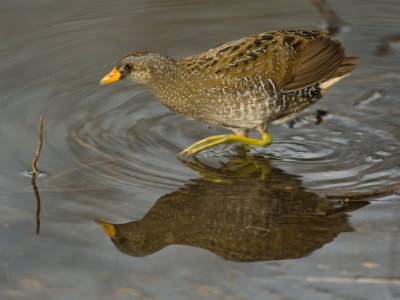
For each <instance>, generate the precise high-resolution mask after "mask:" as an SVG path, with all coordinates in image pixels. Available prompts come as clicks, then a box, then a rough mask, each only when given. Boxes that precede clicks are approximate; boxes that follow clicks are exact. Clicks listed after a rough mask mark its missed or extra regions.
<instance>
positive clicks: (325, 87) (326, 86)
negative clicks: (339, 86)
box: [319, 73, 350, 93]
mask: <svg viewBox="0 0 400 300" xmlns="http://www.w3.org/2000/svg"><path fill="white" fill-rule="evenodd" d="M349 75H350V73H348V74H345V75H342V76H339V77H334V78H330V79H328V80H326V81H324V82H321V83H320V85H319V87H320V88H321V90H322V92H323V93H325V92H327V91H328V90H329V89H330V88H331V87H332V86H334V85H335V83H337V82H338V81H340V80H342V79H343V78H345V77H347V76H349Z"/></svg>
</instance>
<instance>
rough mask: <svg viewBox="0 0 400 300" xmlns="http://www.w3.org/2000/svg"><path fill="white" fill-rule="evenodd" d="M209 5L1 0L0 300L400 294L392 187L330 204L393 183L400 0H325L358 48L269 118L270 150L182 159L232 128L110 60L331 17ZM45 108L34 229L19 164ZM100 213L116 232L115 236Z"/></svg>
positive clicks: (258, 6)
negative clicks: (284, 120) (113, 77)
mask: <svg viewBox="0 0 400 300" xmlns="http://www.w3.org/2000/svg"><path fill="white" fill-rule="evenodd" d="M214 2H215V1H183V0H180V1H167V0H165V1H137V0H136V1H85V2H83V3H81V2H76V1H61V0H57V1H52V2H49V1H44V0H40V1H35V3H33V2H31V1H2V2H1V3H0V7H1V9H0V22H1V24H2V26H1V27H0V32H1V34H2V38H1V39H0V62H1V64H0V65H1V67H2V72H1V74H0V76H1V80H0V91H1V94H0V99H1V104H2V108H1V110H0V122H1V127H0V138H1V140H2V147H1V148H2V151H1V153H0V163H1V166H2V168H1V169H0V225H1V226H0V235H1V239H2V242H1V244H0V257H1V260H0V298H1V299H94V298H96V299H189V298H191V299H397V298H400V263H399V261H400V235H399V229H400V221H399V220H400V218H399V214H400V201H399V200H400V198H399V195H396V194H391V195H386V196H382V195H381V196H376V197H373V198H368V199H360V200H359V201H357V202H354V203H353V202H343V201H340V200H335V199H332V200H329V201H328V200H326V198H325V195H337V194H341V193H370V192H373V191H374V190H376V189H379V188H382V187H386V186H391V185H394V184H398V183H399V179H400V163H399V162H400V151H399V149H400V130H399V128H400V119H399V117H398V116H399V114H400V97H399V95H400V84H399V83H400V71H399V70H400V59H399V58H400V52H398V50H396V47H393V49H392V51H388V52H387V53H385V55H380V56H378V55H376V51H377V49H378V48H379V46H380V45H381V44H380V43H381V42H382V41H384V40H385V38H388V37H393V36H394V35H396V34H398V28H400V19H399V18H398V16H399V15H400V5H398V4H397V3H396V1H389V0H385V1H377V2H368V1H351V2H350V1H343V0H341V1H334V2H332V6H333V8H335V10H336V12H337V13H338V15H339V16H340V17H341V18H342V19H343V20H344V21H346V22H347V23H348V26H347V27H346V28H347V30H345V31H344V32H342V33H340V34H339V35H338V36H337V38H339V39H340V40H341V41H342V42H343V44H344V45H345V47H346V49H347V53H348V54H349V55H356V56H361V57H362V58H363V59H362V61H361V62H360V66H359V67H358V68H357V69H356V70H355V71H354V72H353V74H352V75H351V76H350V77H348V78H346V79H345V80H343V82H341V83H340V84H338V85H337V86H336V87H334V88H333V89H332V90H331V91H330V92H329V93H328V94H327V95H326V96H325V97H324V99H323V100H321V101H320V102H319V103H317V104H316V105H314V106H312V107H311V108H309V109H308V110H306V111H304V112H303V113H301V114H300V115H299V116H298V118H297V119H296V120H295V123H294V124H292V125H293V126H289V125H288V124H282V125H279V126H271V128H270V131H271V134H272V135H273V137H274V143H273V144H272V145H271V146H269V147H266V148H255V149H253V150H252V151H251V154H250V155H249V156H248V157H245V156H244V155H243V153H241V151H240V149H238V148H235V147H229V148H227V149H224V150H221V149H210V150H209V151H206V152H204V153H202V154H201V155H199V156H198V160H189V161H179V160H177V159H176V154H177V153H178V152H179V151H181V150H182V149H183V148H185V147H187V146H189V145H190V144H191V143H193V142H195V141H196V140H199V139H201V138H204V137H206V136H209V135H212V134H217V133H222V132H225V131H224V130H223V129H220V128H215V127H209V126H207V125H205V124H202V123H200V122H197V121H193V120H188V119H185V118H184V117H182V116H180V115H177V114H174V113H172V112H170V111H168V110H167V109H166V108H164V107H163V106H162V105H161V104H159V103H158V102H156V101H155V100H154V98H153V96H152V95H151V94H150V93H149V92H148V91H147V90H146V89H144V88H143V87H141V86H139V85H133V84H131V83H129V82H119V83H116V84H113V85H109V86H99V85H98V84H97V82H98V80H99V79H100V78H101V77H102V76H104V75H105V74H106V73H107V72H108V71H109V70H110V69H111V68H112V66H113V64H114V63H115V62H116V60H117V59H118V58H119V57H120V56H121V55H123V54H125V53H126V52H130V51H133V50H155V51H159V52H162V53H166V54H169V55H171V56H174V57H182V56H186V55H190V54H194V53H198V52H200V51H203V50H207V49H209V48H211V47H213V46H215V45H218V44H220V43H221V42H224V41H228V40H231V39H236V38H240V37H242V36H246V35H250V34H254V33H258V32H262V31H267V30H273V29H281V28H312V27H320V26H323V24H324V21H323V19H322V18H321V16H320V15H319V14H318V13H317V12H316V11H315V10H314V9H313V8H312V7H311V5H310V3H309V1H289V0H285V1H276V2H275V3H271V2H270V1H252V2H250V3H249V2H248V1H239V0H236V1H219V2H218V3H214ZM360 7H362V9H360ZM317 110H323V111H326V112H327V114H326V115H325V116H323V121H322V122H321V123H320V124H319V125H317V124H316V123H317V119H316V111H317ZM41 115H43V116H45V118H46V119H45V129H44V149H43V152H42V155H41V158H40V160H39V162H38V167H39V168H40V169H41V170H43V171H45V172H46V174H47V175H46V176H41V177H39V178H38V179H37V186H38V189H39V192H40V196H41V211H40V235H36V234H35V230H36V216H35V214H36V209H37V207H36V204H37V203H36V199H35V196H34V193H33V191H32V187H31V179H30V178H29V177H27V176H24V172H25V170H27V169H29V168H30V161H31V159H32V157H33V155H34V151H35V147H36V143H37V126H38V120H39V116H41ZM290 127H293V128H290ZM94 220H102V221H106V222H111V223H115V224H126V225H120V226H119V227H117V229H118V230H117V232H118V236H119V239H118V240H115V241H114V244H113V243H112V242H110V240H109V238H108V237H107V236H106V235H105V234H104V232H103V231H102V229H101V227H99V226H98V224H96V223H95V222H94ZM118 249H119V250H120V251H119V250H118ZM122 252H123V253H122ZM126 254H128V255H126Z"/></svg>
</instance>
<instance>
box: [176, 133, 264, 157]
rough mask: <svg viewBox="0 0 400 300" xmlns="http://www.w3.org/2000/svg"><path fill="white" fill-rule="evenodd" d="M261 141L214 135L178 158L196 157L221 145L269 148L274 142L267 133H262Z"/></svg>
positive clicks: (227, 135)
mask: <svg viewBox="0 0 400 300" xmlns="http://www.w3.org/2000/svg"><path fill="white" fill-rule="evenodd" d="M261 135H262V136H261V139H254V138H249V137H245V136H239V135H236V134H221V135H214V136H210V137H208V138H205V139H204V140H201V141H199V142H197V143H194V144H193V145H192V146H190V147H188V148H186V149H185V150H183V151H182V152H181V153H179V154H178V156H188V155H194V154H196V153H199V152H200V151H203V150H205V149H207V148H210V147H213V146H216V145H219V144H231V143H243V144H246V145H253V146H259V147H264V146H268V145H269V144H271V142H272V137H271V136H270V135H269V133H267V132H261Z"/></svg>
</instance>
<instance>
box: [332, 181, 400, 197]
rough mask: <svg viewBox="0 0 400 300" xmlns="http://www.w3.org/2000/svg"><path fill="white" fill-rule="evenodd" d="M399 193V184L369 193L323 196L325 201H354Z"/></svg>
mask: <svg viewBox="0 0 400 300" xmlns="http://www.w3.org/2000/svg"><path fill="white" fill-rule="evenodd" d="M397 193H400V184H393V185H389V186H386V187H381V188H378V189H376V190H374V191H371V192H360V193H338V194H328V195H325V197H326V198H327V199H343V200H345V201H354V200H361V199H363V200H366V199H369V198H374V197H379V196H386V195H392V194H397Z"/></svg>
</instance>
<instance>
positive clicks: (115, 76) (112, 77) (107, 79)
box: [100, 67, 121, 84]
mask: <svg viewBox="0 0 400 300" xmlns="http://www.w3.org/2000/svg"><path fill="white" fill-rule="evenodd" d="M120 77H121V73H120V72H118V71H117V69H116V68H115V67H114V69H112V70H111V72H110V73H108V74H107V75H106V76H104V77H103V79H102V80H100V84H109V83H112V82H114V81H117V80H119V79H120Z"/></svg>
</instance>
